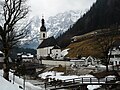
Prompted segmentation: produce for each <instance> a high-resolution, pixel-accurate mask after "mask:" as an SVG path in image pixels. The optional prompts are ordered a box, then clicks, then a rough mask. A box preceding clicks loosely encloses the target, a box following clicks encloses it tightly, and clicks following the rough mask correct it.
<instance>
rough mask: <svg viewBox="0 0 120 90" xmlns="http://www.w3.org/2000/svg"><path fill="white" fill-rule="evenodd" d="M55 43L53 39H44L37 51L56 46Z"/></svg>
mask: <svg viewBox="0 0 120 90" xmlns="http://www.w3.org/2000/svg"><path fill="white" fill-rule="evenodd" d="M56 45H57V42H56V40H55V38H54V37H49V38H47V39H44V40H43V42H42V43H41V44H40V45H39V46H38V48H37V49H39V48H44V47H50V46H56Z"/></svg>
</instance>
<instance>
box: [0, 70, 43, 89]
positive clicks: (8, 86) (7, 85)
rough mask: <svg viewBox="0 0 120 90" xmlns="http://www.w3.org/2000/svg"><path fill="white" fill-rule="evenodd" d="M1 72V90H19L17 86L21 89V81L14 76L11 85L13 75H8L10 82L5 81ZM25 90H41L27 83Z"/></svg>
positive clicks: (0, 71)
mask: <svg viewBox="0 0 120 90" xmlns="http://www.w3.org/2000/svg"><path fill="white" fill-rule="evenodd" d="M2 75H3V70H0V89H2V90H21V89H20V88H19V86H21V87H23V79H22V78H19V77H17V76H15V83H14V84H13V73H9V76H10V77H9V79H10V80H11V82H9V81H7V80H5V79H4V78H3V77H2ZM25 90H43V89H42V88H40V87H38V86H34V85H33V84H31V83H29V82H25Z"/></svg>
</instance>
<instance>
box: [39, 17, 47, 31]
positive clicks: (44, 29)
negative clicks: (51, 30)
mask: <svg viewBox="0 0 120 90" xmlns="http://www.w3.org/2000/svg"><path fill="white" fill-rule="evenodd" d="M41 23H42V26H41V28H40V31H46V27H45V20H44V18H43V16H42V20H41Z"/></svg>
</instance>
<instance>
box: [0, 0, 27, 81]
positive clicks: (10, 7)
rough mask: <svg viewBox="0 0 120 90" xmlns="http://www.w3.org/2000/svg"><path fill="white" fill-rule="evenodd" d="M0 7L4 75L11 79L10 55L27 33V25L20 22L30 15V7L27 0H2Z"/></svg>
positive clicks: (0, 38)
mask: <svg viewBox="0 0 120 90" xmlns="http://www.w3.org/2000/svg"><path fill="white" fill-rule="evenodd" d="M0 8H1V11H0V18H1V19H0V23H1V24H0V36H1V37H0V41H1V43H2V45H3V48H2V50H3V52H4V54H5V59H4V64H3V70H4V74H3V77H4V78H5V79H7V80H9V69H10V67H9V60H8V55H9V53H10V50H11V49H12V48H13V46H15V45H16V44H17V42H18V41H19V40H20V39H21V38H23V37H24V36H25V35H26V34H27V32H26V27H27V25H23V24H21V23H20V22H22V20H24V19H25V18H26V16H27V15H28V13H29V7H28V6H27V5H26V0H1V2H0ZM25 23H26V22H25Z"/></svg>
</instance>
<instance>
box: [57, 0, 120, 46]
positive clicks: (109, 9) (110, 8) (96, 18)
mask: <svg viewBox="0 0 120 90" xmlns="http://www.w3.org/2000/svg"><path fill="white" fill-rule="evenodd" d="M116 23H117V24H120V0H97V1H96V3H94V4H93V6H92V7H91V8H90V10H89V11H88V12H87V13H86V14H84V15H83V17H81V18H80V19H79V20H78V21H77V22H76V23H75V24H74V25H73V27H72V28H70V29H69V30H68V31H67V32H66V33H64V34H63V35H62V36H61V37H59V38H57V41H59V44H60V45H61V47H66V46H68V45H69V44H70V41H71V38H72V37H73V36H75V35H82V34H85V33H88V32H91V31H94V30H97V29H102V28H109V27H110V26H111V25H114V24H116Z"/></svg>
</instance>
